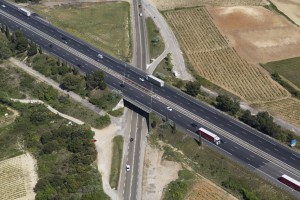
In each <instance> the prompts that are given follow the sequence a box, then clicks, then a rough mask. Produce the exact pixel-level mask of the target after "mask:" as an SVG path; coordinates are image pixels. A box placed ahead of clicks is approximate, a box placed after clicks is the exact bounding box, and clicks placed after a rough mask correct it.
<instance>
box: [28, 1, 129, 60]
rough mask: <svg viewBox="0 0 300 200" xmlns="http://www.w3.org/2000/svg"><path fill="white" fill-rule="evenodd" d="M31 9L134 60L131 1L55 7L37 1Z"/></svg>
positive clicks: (74, 33)
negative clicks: (132, 57)
mask: <svg viewBox="0 0 300 200" xmlns="http://www.w3.org/2000/svg"><path fill="white" fill-rule="evenodd" d="M30 9H32V10H34V11H35V12H37V13H38V14H40V15H42V16H44V17H46V18H47V20H49V21H50V22H52V23H53V24H54V25H55V26H57V27H59V28H61V29H63V30H65V31H67V32H68V33H71V34H73V35H75V36H77V37H79V38H81V39H82V40H84V41H87V42H88V43H90V44H92V45H94V46H96V47H97V48H99V49H102V50H103V51H105V52H106V53H108V54H111V55H113V56H115V57H117V58H119V59H122V60H127V61H130V59H131V56H132V49H131V48H132V45H131V43H132V41H131V30H130V23H131V22H130V5H129V3H128V2H106V3H80V4H76V5H61V6H54V7H53V8H50V7H45V6H42V5H37V4H36V5H31V6H30Z"/></svg>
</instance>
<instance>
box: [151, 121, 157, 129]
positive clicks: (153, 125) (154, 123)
mask: <svg viewBox="0 0 300 200" xmlns="http://www.w3.org/2000/svg"><path fill="white" fill-rule="evenodd" d="M151 127H152V128H155V127H156V121H155V120H153V122H152V123H151Z"/></svg>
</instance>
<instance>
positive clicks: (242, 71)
mask: <svg viewBox="0 0 300 200" xmlns="http://www.w3.org/2000/svg"><path fill="white" fill-rule="evenodd" d="M165 16H166V18H167V20H168V21H169V24H170V25H171V27H172V28H173V30H174V31H175V34H176V35H177V38H178V39H179V42H180V43H181V47H182V49H183V51H184V52H185V53H186V55H187V57H188V59H189V61H190V63H191V64H192V66H193V67H194V69H195V70H196V71H197V72H198V73H199V74H200V75H201V76H203V77H205V78H206V79H208V80H210V81H211V82H213V83H215V84H216V85H219V86H220V87H223V88H225V89H226V90H228V91H230V92H232V93H234V94H236V95H237V96H240V97H241V98H242V99H244V100H247V101H249V102H262V101H270V100H274V99H278V98H282V97H286V96H289V94H288V92H287V91H286V90H285V89H283V88H282V87H281V86H280V85H279V84H277V83H276V82H275V81H273V80H272V79H271V77H270V76H269V75H268V74H267V73H266V72H265V71H263V69H261V68H260V66H258V65H251V64H249V63H248V62H246V61H245V60H244V59H242V58H241V57H240V56H239V55H238V53H237V52H236V51H235V50H234V49H233V48H232V47H231V46H230V45H229V41H228V40H227V38H225V37H224V36H223V35H222V34H221V33H220V32H219V31H218V29H217V27H216V26H215V25H214V23H213V21H212V18H211V16H210V15H209V13H208V11H207V10H206V9H205V8H193V9H186V10H176V11H169V12H165Z"/></svg>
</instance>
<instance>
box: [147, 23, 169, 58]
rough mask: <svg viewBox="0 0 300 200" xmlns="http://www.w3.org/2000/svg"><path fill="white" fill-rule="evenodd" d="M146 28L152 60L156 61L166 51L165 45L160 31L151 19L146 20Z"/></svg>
mask: <svg viewBox="0 0 300 200" xmlns="http://www.w3.org/2000/svg"><path fill="white" fill-rule="evenodd" d="M146 26H147V34H148V47H149V51H150V59H155V58H157V57H158V56H159V55H160V54H161V53H162V52H163V51H164V49H165V43H164V41H163V38H162V36H161V35H160V32H159V29H158V28H157V27H156V25H155V23H154V21H153V20H152V19H151V18H150V17H148V18H146Z"/></svg>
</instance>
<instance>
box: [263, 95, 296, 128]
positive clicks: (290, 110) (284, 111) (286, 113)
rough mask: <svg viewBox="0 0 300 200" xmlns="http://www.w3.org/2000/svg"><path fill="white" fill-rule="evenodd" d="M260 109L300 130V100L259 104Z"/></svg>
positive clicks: (292, 99)
mask: <svg viewBox="0 0 300 200" xmlns="http://www.w3.org/2000/svg"><path fill="white" fill-rule="evenodd" d="M259 107H260V108H262V109H264V110H266V111H268V112H269V113H270V114H271V115H273V116H276V117H279V118H281V119H283V120H285V121H288V122H290V123H292V124H293V125H295V126H297V127H298V128H300V109H299V108H300V100H297V99H295V98H286V99H282V100H278V101H272V102H268V103H265V104H259Z"/></svg>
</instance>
